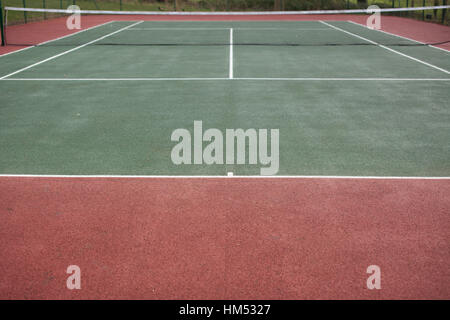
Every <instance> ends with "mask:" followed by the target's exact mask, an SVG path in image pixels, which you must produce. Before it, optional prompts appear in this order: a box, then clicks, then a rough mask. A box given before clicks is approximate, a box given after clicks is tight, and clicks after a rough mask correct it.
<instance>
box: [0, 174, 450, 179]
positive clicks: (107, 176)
mask: <svg viewBox="0 0 450 320" xmlns="http://www.w3.org/2000/svg"><path fill="white" fill-rule="evenodd" d="M0 178H83V179H84V178H88V179H96V178H114V179H367V180H370V179H373V180H450V177H420V176H418V177H414V176H405V177H402V176H325V175H323V176H301V175H298V176H296V175H286V176H282V175H279V176H251V175H248V176H235V175H233V176H228V175H227V176H219V175H216V176H214V175H211V176H205V175H198V176H195V175H180V176H176V175H59V174H48V175H46V174H0Z"/></svg>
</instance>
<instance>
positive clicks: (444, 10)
mask: <svg viewBox="0 0 450 320" xmlns="http://www.w3.org/2000/svg"><path fill="white" fill-rule="evenodd" d="M442 4H443V5H444V6H446V5H447V0H444V1H442ZM446 13H447V9H442V24H444V22H445V14H446Z"/></svg>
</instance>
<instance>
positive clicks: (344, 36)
mask: <svg viewBox="0 0 450 320" xmlns="http://www.w3.org/2000/svg"><path fill="white" fill-rule="evenodd" d="M448 8H450V6H449V5H441V6H433V7H414V8H383V9H374V8H372V9H351V10H320V11H280V12H277V11H265V12H149V11H101V10H73V9H71V10H64V9H42V8H17V7H5V14H4V18H5V19H4V22H5V23H4V25H5V28H4V30H3V38H4V39H5V40H6V44H7V45H17V46H79V45H97V46H101V45H103V46H125V45H127V46H182V45H184V46H228V45H230V44H232V45H235V46H238V45H247V46H349V45H355V46H369V45H385V46H421V45H440V44H445V43H448V42H449V41H450V33H448V32H447V33H446V32H441V33H440V34H438V35H435V36H433V37H431V39H430V40H429V41H426V42H417V41H411V40H408V39H406V38H403V37H398V36H393V35H388V34H386V33H382V32H373V31H372V30H370V29H369V28H364V26H366V25H368V24H367V23H368V19H369V20H370V21H369V26H372V27H373V26H376V25H375V24H376V23H377V21H379V23H380V24H381V25H383V23H385V22H386V23H388V24H391V25H392V24H395V23H398V24H399V25H402V26H403V27H404V25H405V24H406V25H407V24H408V23H413V21H414V20H412V19H407V18H404V17H405V16H408V14H410V13H414V12H419V11H423V12H425V11H427V12H428V11H438V12H440V13H438V14H440V15H442V16H445V11H446V10H447V9H448ZM10 15H15V16H16V17H17V15H18V16H23V17H26V23H25V21H23V22H22V23H18V21H17V19H14V20H12V22H11V21H8V16H10ZM399 16H401V17H403V18H399ZM78 18H79V20H76V19H78ZM377 19H378V20H377ZM69 20H70V21H69ZM68 21H69V23H68ZM77 21H79V23H80V27H81V28H82V29H81V30H78V29H76V28H73V27H74V26H76V24H77ZM396 21H397V22H396ZM362 26H363V27H362ZM70 27H72V29H71V28H70ZM444 28H445V27H444Z"/></svg>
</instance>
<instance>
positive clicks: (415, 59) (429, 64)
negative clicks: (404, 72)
mask: <svg viewBox="0 0 450 320" xmlns="http://www.w3.org/2000/svg"><path fill="white" fill-rule="evenodd" d="M320 22H321V23H323V24H324V25H327V26H329V27H330V28H333V29H336V30H338V31H341V32H344V33H347V34H349V35H352V36H354V37H356V38H359V39H362V40H364V41H367V42H369V43H372V44H374V45H376V46H378V47H380V48H383V49H386V50H388V51H391V52H393V53H396V54H398V55H401V56H403V57H405V58H408V59H411V60H413V61H416V62H419V63H421V64H424V65H426V66H428V67H431V68H433V69H436V70H439V71H442V72H445V73H447V74H450V71H448V70H445V69H442V68H439V67H437V66H435V65H433V64H431V63H428V62H425V61H422V60H420V59H417V58H414V57H411V56H409V55H407V54H404V53H401V52H400V51H397V50H394V49H391V48H388V47H386V46H383V45H382V44H379V43H378V42H375V41H372V40H369V39H367V38H364V37H361V36H359V35H357V34H354V33H352V32H349V31H347V30H344V29H341V28H338V27H335V26H333V25H331V24H328V23H326V22H324V21H320Z"/></svg>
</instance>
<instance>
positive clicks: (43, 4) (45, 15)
mask: <svg viewBox="0 0 450 320" xmlns="http://www.w3.org/2000/svg"><path fill="white" fill-rule="evenodd" d="M42 8H44V9H45V0H42ZM45 19H47V13H46V12H44V20H45Z"/></svg>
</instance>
